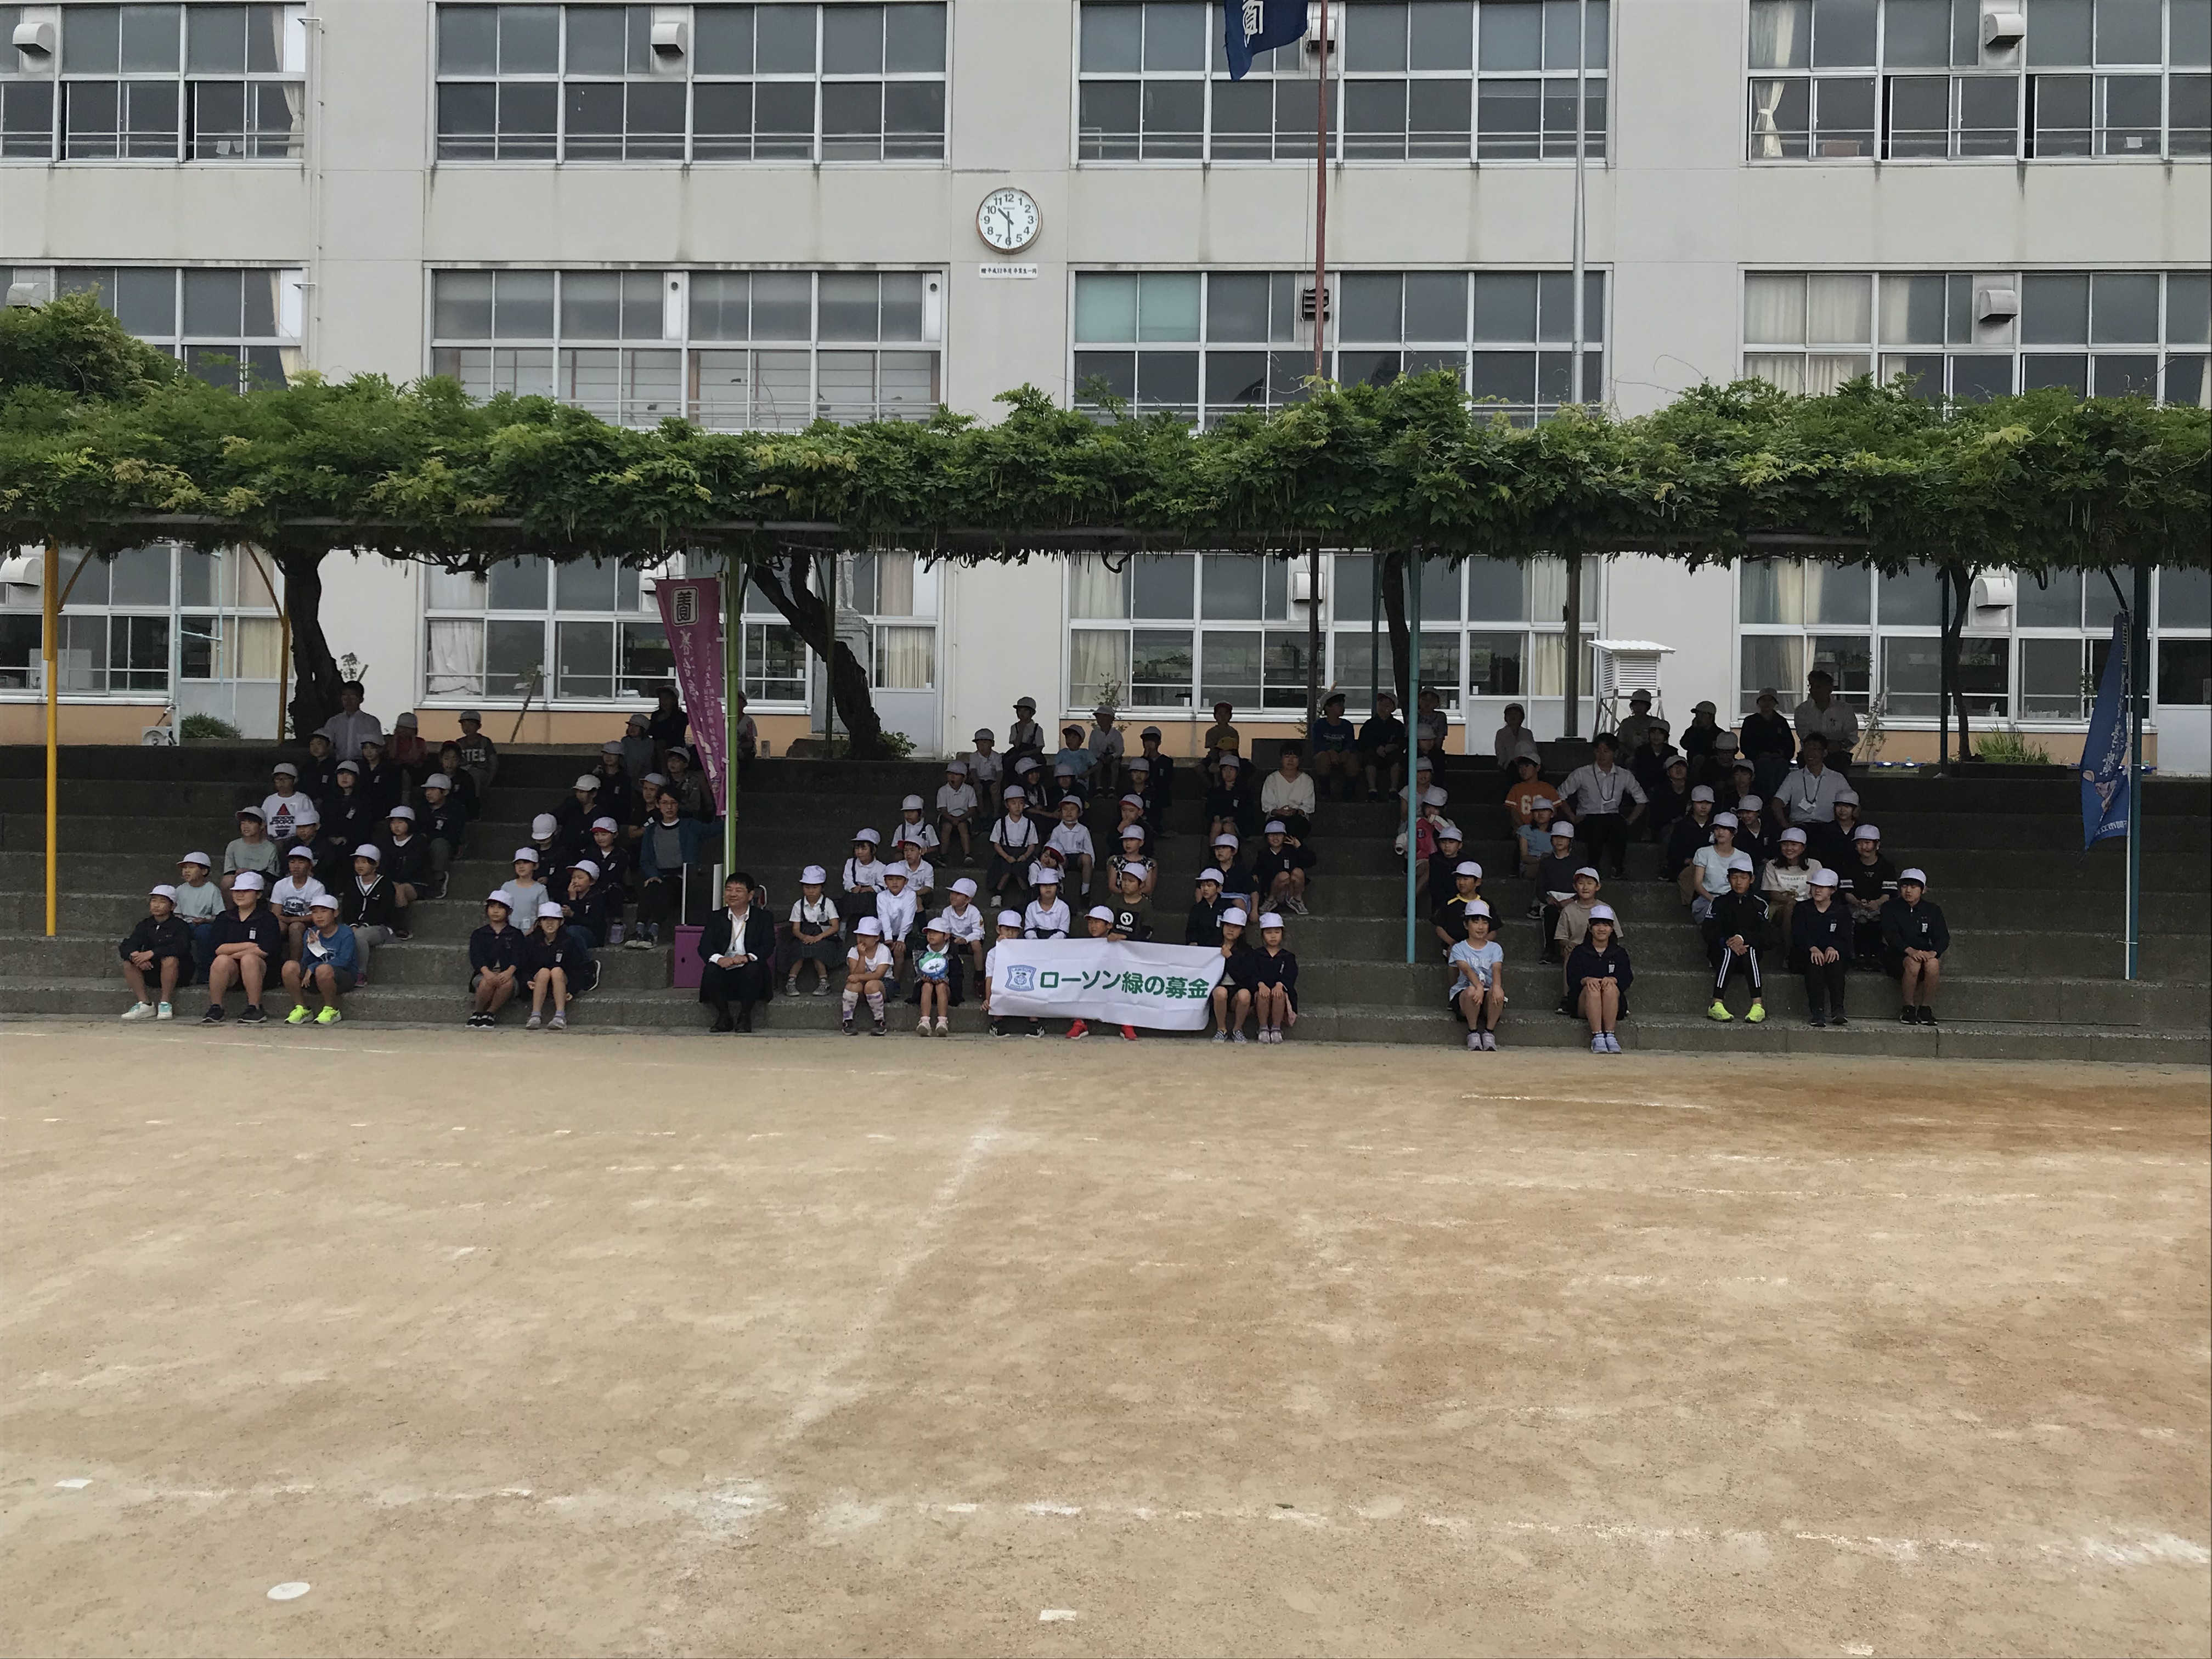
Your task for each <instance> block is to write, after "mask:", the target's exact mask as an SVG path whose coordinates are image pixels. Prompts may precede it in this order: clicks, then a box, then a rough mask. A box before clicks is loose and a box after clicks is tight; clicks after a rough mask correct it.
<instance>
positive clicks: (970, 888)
mask: <svg viewBox="0 0 2212 1659" xmlns="http://www.w3.org/2000/svg"><path fill="white" fill-rule="evenodd" d="M943 916H944V921H945V931H946V933H949V934H951V939H952V943H953V945H955V946H956V947H957V949H958V950H959V951H961V952H962V953H963V954H964V955H965V956H966V957H967V958H968V962H969V966H970V967H971V968H973V969H975V973H976V975H978V976H979V977H980V976H981V974H982V972H983V912H982V910H981V908H979V907H978V906H977V905H976V902H975V879H974V878H972V877H969V876H963V877H961V878H960V879H959V880H957V881H956V882H954V883H953V884H952V890H951V896H950V897H949V899H948V901H947V902H946V904H945V909H944V912H943Z"/></svg>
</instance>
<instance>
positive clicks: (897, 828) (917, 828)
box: [891, 795, 939, 853]
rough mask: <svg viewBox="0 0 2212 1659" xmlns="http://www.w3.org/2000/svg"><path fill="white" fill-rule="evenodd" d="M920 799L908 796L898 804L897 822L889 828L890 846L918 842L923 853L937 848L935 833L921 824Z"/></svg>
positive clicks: (926, 825) (916, 796)
mask: <svg viewBox="0 0 2212 1659" xmlns="http://www.w3.org/2000/svg"><path fill="white" fill-rule="evenodd" d="M921 815H922V804H921V796H919V795H908V797H907V798H906V799H904V800H902V801H901V802H900V803H899V821H898V822H897V823H895V824H893V825H892V826H891V846H892V847H893V848H899V847H902V846H904V845H905V844H906V843H907V842H920V843H921V849H922V851H924V852H925V853H927V852H933V851H934V850H935V849H936V848H937V846H938V844H939V843H938V836H937V831H936V830H934V829H931V828H930V827H929V825H928V824H927V823H924V822H922V816H921Z"/></svg>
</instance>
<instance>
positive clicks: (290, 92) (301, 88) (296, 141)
mask: <svg viewBox="0 0 2212 1659" xmlns="http://www.w3.org/2000/svg"><path fill="white" fill-rule="evenodd" d="M276 27H278V28H279V29H281V28H283V23H282V22H281V21H279V22H278V24H277V26H276ZM284 113H285V115H286V117H287V118H289V120H290V122H291V129H290V131H289V132H288V133H287V134H286V136H285V139H284V155H285V159H286V160H288V161H298V160H299V159H300V158H301V156H302V155H306V154H307V82H304V81H287V82H284Z"/></svg>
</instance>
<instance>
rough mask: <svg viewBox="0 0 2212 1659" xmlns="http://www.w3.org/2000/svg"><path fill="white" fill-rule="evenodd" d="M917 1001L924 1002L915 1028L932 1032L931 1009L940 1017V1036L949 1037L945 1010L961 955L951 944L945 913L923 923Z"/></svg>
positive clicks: (916, 966) (916, 963)
mask: <svg viewBox="0 0 2212 1659" xmlns="http://www.w3.org/2000/svg"><path fill="white" fill-rule="evenodd" d="M914 973H915V987H914V994H915V1000H916V1001H917V1002H919V1003H920V1004H921V1019H920V1020H919V1021H917V1022H916V1023H915V1028H914V1029H915V1031H916V1032H917V1033H918V1034H920V1035H921V1036H928V1035H929V1034H930V1028H929V1021H930V1011H931V1010H932V1009H934V1010H935V1011H936V1016H937V1035H938V1036H941V1037H949V1036H951V1035H952V1027H951V1024H948V1023H947V1020H946V1015H945V1011H946V1010H947V1009H948V1008H950V1007H951V1006H952V1002H953V996H952V992H953V987H954V985H955V984H956V982H957V980H958V977H959V973H960V957H959V955H958V953H957V951H954V949H953V947H952V934H951V930H950V929H948V928H947V927H945V918H944V917H942V916H932V917H931V918H930V919H929V920H928V921H926V922H924V923H923V924H922V926H921V949H920V950H919V951H915V957H914Z"/></svg>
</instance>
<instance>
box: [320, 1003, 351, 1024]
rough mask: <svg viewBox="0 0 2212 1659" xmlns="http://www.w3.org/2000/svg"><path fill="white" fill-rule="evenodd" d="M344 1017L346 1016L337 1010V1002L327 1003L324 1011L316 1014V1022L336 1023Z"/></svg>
mask: <svg viewBox="0 0 2212 1659" xmlns="http://www.w3.org/2000/svg"><path fill="white" fill-rule="evenodd" d="M343 1018H345V1016H344V1015H343V1014H342V1013H340V1012H338V1011H337V1005H336V1004H335V1003H331V1004H328V1005H325V1007H324V1009H323V1012H321V1013H319V1014H317V1015H316V1016H315V1024H318V1025H335V1024H337V1023H338V1022H339V1021H340V1020H342V1019H343Z"/></svg>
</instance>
